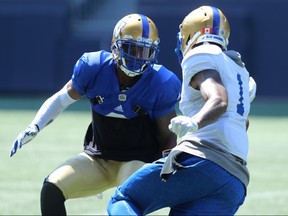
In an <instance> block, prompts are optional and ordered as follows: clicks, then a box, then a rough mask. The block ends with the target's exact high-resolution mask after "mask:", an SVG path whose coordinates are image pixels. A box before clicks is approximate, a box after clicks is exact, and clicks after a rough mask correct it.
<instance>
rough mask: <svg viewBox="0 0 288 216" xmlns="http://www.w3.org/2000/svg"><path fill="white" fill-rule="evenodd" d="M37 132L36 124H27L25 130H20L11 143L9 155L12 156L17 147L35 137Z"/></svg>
mask: <svg viewBox="0 0 288 216" xmlns="http://www.w3.org/2000/svg"><path fill="white" fill-rule="evenodd" d="M38 132H39V129H38V126H37V125H29V126H28V127H27V128H26V130H24V131H23V132H21V133H20V134H19V135H18V136H17V138H16V140H15V141H14V143H13V146H12V148H11V151H10V157H12V156H13V155H14V154H15V153H16V151H17V150H18V149H20V148H21V147H22V146H23V145H25V144H26V143H28V142H30V141H31V140H32V139H33V138H34V137H36V135H37V133H38Z"/></svg>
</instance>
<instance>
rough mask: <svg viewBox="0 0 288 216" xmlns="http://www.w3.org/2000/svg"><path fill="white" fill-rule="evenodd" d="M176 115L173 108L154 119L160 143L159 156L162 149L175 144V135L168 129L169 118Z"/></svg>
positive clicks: (169, 147) (170, 147)
mask: <svg viewBox="0 0 288 216" xmlns="http://www.w3.org/2000/svg"><path fill="white" fill-rule="evenodd" d="M176 116H177V115H176V112H175V110H173V111H172V112H171V113H169V114H167V115H165V116H162V117H160V118H158V119H156V127H157V135H158V139H159V143H160V149H159V156H160V157H161V156H162V152H163V151H164V150H168V149H172V148H173V147H175V145H176V141H177V136H176V135H175V134H174V133H172V132H171V131H170V130H169V129H168V125H169V123H170V121H171V119H172V118H174V117H176Z"/></svg>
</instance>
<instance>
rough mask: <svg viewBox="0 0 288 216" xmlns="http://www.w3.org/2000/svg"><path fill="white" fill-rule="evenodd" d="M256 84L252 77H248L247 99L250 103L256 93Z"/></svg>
mask: <svg viewBox="0 0 288 216" xmlns="http://www.w3.org/2000/svg"><path fill="white" fill-rule="evenodd" d="M256 90H257V85H256V82H255V80H254V79H253V78H252V77H249V99H250V103H251V102H252V101H253V100H254V98H255V95H256Z"/></svg>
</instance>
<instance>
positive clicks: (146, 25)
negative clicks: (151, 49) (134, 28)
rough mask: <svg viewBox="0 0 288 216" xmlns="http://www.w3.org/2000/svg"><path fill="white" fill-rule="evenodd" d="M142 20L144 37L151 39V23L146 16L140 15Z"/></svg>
mask: <svg viewBox="0 0 288 216" xmlns="http://www.w3.org/2000/svg"><path fill="white" fill-rule="evenodd" d="M139 15H140V17H141V20H142V37H143V38H149V23H148V19H147V17H146V16H144V15H142V14H139Z"/></svg>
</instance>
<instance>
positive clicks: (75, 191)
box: [41, 153, 119, 215]
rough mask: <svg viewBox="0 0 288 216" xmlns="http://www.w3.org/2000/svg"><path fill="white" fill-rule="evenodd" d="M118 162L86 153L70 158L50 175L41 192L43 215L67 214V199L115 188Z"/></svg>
mask: <svg viewBox="0 0 288 216" xmlns="http://www.w3.org/2000/svg"><path fill="white" fill-rule="evenodd" d="M118 164H119V163H118V162H115V161H105V160H101V159H94V158H92V157H90V156H88V155H87V154H85V153H81V154H79V155H77V156H75V157H72V158H70V159H69V160H67V161H66V162H64V163H63V164H62V165H60V166H59V167H58V168H57V169H56V170H55V171H53V172H52V173H51V174H50V175H49V176H48V177H47V178H46V180H45V182H46V183H44V184H43V188H42V191H41V211H42V214H43V215H47V214H49V212H54V213H55V215H65V212H64V210H65V205H64V203H65V200H67V199H72V198H79V197H85V196H92V195H97V194H100V193H102V192H103V191H105V190H107V189H109V188H111V187H115V186H116V178H115V173H117V172H118V169H119V165H118ZM47 182H48V183H47ZM51 188H52V190H51ZM57 189H58V190H57ZM55 202H56V204H55ZM63 209H64V210H63ZM63 212H64V214H63Z"/></svg>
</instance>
